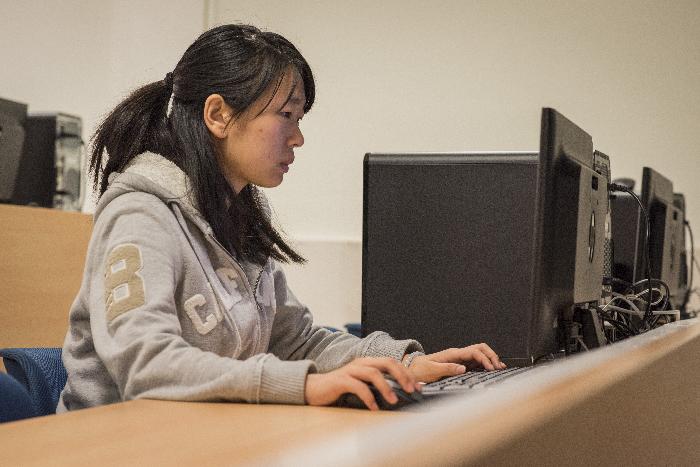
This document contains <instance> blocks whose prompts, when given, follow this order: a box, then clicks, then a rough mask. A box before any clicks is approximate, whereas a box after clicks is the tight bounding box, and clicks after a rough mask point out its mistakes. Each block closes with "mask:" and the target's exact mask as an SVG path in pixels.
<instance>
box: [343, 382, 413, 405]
mask: <svg viewBox="0 0 700 467" xmlns="http://www.w3.org/2000/svg"><path fill="white" fill-rule="evenodd" d="M386 382H387V383H388V384H389V386H390V387H391V389H392V390H393V391H394V393H395V394H396V397H397V399H398V401H397V402H396V404H391V403H389V402H387V401H386V400H384V397H383V396H382V393H381V392H379V389H377V388H376V387H375V386H374V385H373V384H370V385H369V390H370V391H372V394H373V395H374V399H375V400H376V401H377V405H378V406H379V408H380V409H381V410H396V409H400V408H401V407H404V406H406V405H409V404H414V403H416V402H420V401H422V400H423V394H421V392H420V391H413V392H406V391H404V389H403V388H402V387H401V385H400V384H399V383H398V382H396V381H394V380H393V379H389V378H386ZM336 405H338V406H340V407H352V408H355V409H366V408H367V406H366V405H365V403H364V402H362V399H360V398H359V397H357V395H356V394H352V393H347V394H343V395H342V396H341V397H340V399H338V402H337V404H336Z"/></svg>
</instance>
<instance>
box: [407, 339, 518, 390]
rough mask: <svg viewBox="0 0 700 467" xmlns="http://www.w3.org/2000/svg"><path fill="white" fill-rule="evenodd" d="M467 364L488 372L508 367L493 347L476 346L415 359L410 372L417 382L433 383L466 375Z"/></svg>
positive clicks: (448, 350) (447, 350)
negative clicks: (448, 377) (475, 365)
mask: <svg viewBox="0 0 700 467" xmlns="http://www.w3.org/2000/svg"><path fill="white" fill-rule="evenodd" d="M465 364H469V365H474V364H477V365H479V366H482V367H484V368H485V369H486V370H502V369H504V368H505V367H506V365H505V363H503V362H501V360H500V359H499V358H498V355H497V354H496V352H494V351H493V350H492V349H491V347H489V346H488V345H486V344H475V345H470V346H468V347H461V348H454V349H446V350H443V351H440V352H436V353H432V354H428V355H421V356H418V357H415V358H414V359H413V360H412V361H411V364H410V366H409V370H410V371H411V373H413V376H414V377H415V379H416V380H417V381H422V382H425V383H431V382H433V381H437V380H439V379H441V378H444V377H446V376H454V375H459V374H462V373H464V372H465V371H467V367H466V366H465Z"/></svg>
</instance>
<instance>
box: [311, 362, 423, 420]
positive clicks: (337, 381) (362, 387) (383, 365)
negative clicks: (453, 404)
mask: <svg viewBox="0 0 700 467" xmlns="http://www.w3.org/2000/svg"><path fill="white" fill-rule="evenodd" d="M385 374H386V375H388V376H389V377H391V378H392V379H394V380H395V381H396V382H398V384H399V385H400V386H401V388H402V389H403V390H404V391H406V392H407V393H413V392H414V391H416V387H417V386H416V384H417V383H416V380H415V378H414V376H413V375H412V374H411V372H409V371H408V369H407V368H405V367H404V366H403V365H402V364H401V363H400V362H398V361H396V360H394V359H393V358H388V357H387V358H376V357H365V358H358V359H355V360H353V361H352V362H350V363H348V364H347V365H345V366H342V367H340V368H338V369H337V370H333V371H330V372H328V373H311V374H309V375H307V377H306V387H305V389H304V396H305V398H306V403H307V404H309V405H331V404H333V403H334V402H335V401H336V400H338V398H340V397H341V396H342V395H343V394H348V393H350V394H355V395H356V396H357V397H358V398H359V399H360V400H361V401H362V402H363V403H364V404H365V405H366V406H367V407H368V408H369V409H370V410H379V406H378V405H377V400H376V398H375V395H374V394H373V393H372V390H370V387H369V385H370V384H371V385H373V386H374V388H376V391H378V393H379V394H380V395H381V396H382V398H383V399H384V400H385V401H386V402H388V403H390V404H395V403H397V402H398V401H399V399H398V397H397V396H396V394H395V393H394V391H393V390H392V388H391V386H390V384H389V383H388V382H387V380H386V379H385Z"/></svg>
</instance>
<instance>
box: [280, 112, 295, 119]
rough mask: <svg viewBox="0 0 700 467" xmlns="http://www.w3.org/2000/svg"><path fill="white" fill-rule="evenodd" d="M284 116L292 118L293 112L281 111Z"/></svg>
mask: <svg viewBox="0 0 700 467" xmlns="http://www.w3.org/2000/svg"><path fill="white" fill-rule="evenodd" d="M281 114H282V116H283V117H284V118H287V119H291V118H292V113H291V112H281Z"/></svg>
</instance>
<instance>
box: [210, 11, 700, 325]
mask: <svg viewBox="0 0 700 467" xmlns="http://www.w3.org/2000/svg"><path fill="white" fill-rule="evenodd" d="M227 22H245V23H247V22H250V23H252V24H255V25H257V26H259V27H261V28H264V29H269V30H273V31H275V32H279V33H281V34H283V35H285V37H287V38H288V39H290V40H291V41H292V42H293V43H294V44H295V45H296V46H297V47H298V48H299V49H300V50H301V52H302V54H304V56H305V57H306V58H307V60H308V61H309V63H310V64H311V66H312V68H313V70H314V72H315V75H316V79H317V87H318V88H317V89H318V93H317V101H316V105H315V106H314V109H313V110H312V111H311V113H310V114H309V115H308V116H307V117H306V118H305V120H304V122H303V123H302V129H303V130H304V133H305V136H306V145H305V146H304V147H303V148H302V149H301V150H299V151H298V157H297V159H296V161H295V163H294V165H293V166H292V168H291V170H290V172H289V174H288V175H287V178H286V179H285V182H284V183H283V184H282V186H281V187H279V188H276V189H273V190H268V197H269V198H270V199H271V201H272V203H273V204H274V206H275V208H276V212H277V215H278V218H279V220H280V222H281V224H282V225H283V226H284V227H285V228H286V231H287V232H288V233H289V234H290V235H291V236H292V237H294V238H297V239H299V240H302V243H300V244H299V245H300V248H301V250H302V253H306V251H304V245H307V244H308V242H307V240H309V239H324V242H322V243H318V242H317V243H316V246H315V247H314V249H313V250H312V251H311V252H310V253H308V255H309V258H310V259H311V265H309V266H308V267H307V268H306V269H310V268H312V267H315V268H322V269H324V270H325V273H324V276H325V277H331V276H333V275H334V274H336V270H337V269H338V268H347V271H346V275H347V274H349V278H350V280H351V284H352V285H353V287H351V288H350V289H349V290H351V291H352V294H349V293H348V292H347V291H344V287H345V284H341V283H337V284H335V285H334V286H333V287H331V288H330V289H329V290H324V291H323V295H320V294H319V292H318V290H317V288H316V281H317V280H318V277H319V276H318V275H317V274H313V275H312V274H308V272H310V271H305V272H304V273H302V270H301V269H299V268H297V267H293V268H289V271H290V272H289V274H290V282H291V283H292V284H293V285H294V286H295V287H296V288H297V295H298V296H299V297H300V298H301V299H302V300H306V301H307V302H308V303H309V304H310V306H311V308H312V310H314V311H315V314H317V315H319V313H326V311H325V310H326V309H327V306H326V304H327V303H328V302H329V300H332V301H333V302H335V303H345V304H347V307H346V308H345V309H344V310H343V311H342V312H340V314H339V315H338V318H333V319H338V320H339V321H338V322H337V323H336V324H342V322H346V321H359V316H360V314H359V290H360V289H359V282H360V280H361V273H360V267H359V264H360V263H359V260H358V258H359V255H360V254H361V253H360V251H361V250H360V243H359V242H360V239H361V226H362V157H363V155H364V154H365V153H366V152H369V151H459V150H537V149H538V147H539V125H540V109H541V107H543V106H551V107H554V108H556V109H557V110H559V111H560V112H562V113H563V114H564V115H566V116H567V117H568V118H570V119H571V120H573V121H574V122H575V123H577V124H578V125H579V126H581V127H582V128H584V129H585V130H586V131H587V132H589V133H590V134H591V135H592V136H593V141H594V145H595V147H596V148H597V149H599V150H601V151H603V152H605V153H607V154H608V155H610V156H611V160H612V170H613V176H614V177H622V176H629V177H634V178H637V179H640V178H641V173H642V167H643V166H645V165H646V166H651V167H654V168H656V169H657V170H659V171H660V172H661V173H663V174H664V175H666V176H667V177H669V178H670V179H671V180H673V182H674V187H675V189H676V191H679V192H683V193H685V195H686V200H687V204H688V206H689V210H688V217H689V219H691V220H693V219H695V220H697V222H696V224H697V225H699V226H700V184H699V183H697V182H698V178H699V176H700V168H699V167H698V166H699V164H698V161H699V160H700V126H699V122H700V85H699V83H700V2H698V1H696V0H675V1H673V2H659V1H644V0H616V1H614V2H610V1H607V0H589V1H543V0H528V1H526V2H521V1H516V0H510V1H507V0H489V1H485V0H484V1H459V0H453V1H416V0H383V1H381V2H377V1H375V0H355V1H348V2H336V1H330V2H319V1H313V0H306V1H304V0H299V1H295V2H289V1H284V0H270V1H265V2H259V1H255V0H212V1H211V5H210V8H209V25H210V26H213V25H217V24H221V23H227ZM696 230H697V231H700V227H696ZM698 237H700V235H698ZM348 243H349V244H354V245H355V247H354V249H353V250H352V251H353V253H352V254H351V256H350V257H348V260H349V261H347V262H349V263H350V266H349V267H348V266H347V265H346V264H345V263H344V262H339V263H331V261H330V258H334V257H337V256H338V252H339V251H340V250H339V249H345V250H347V248H348V246H347V245H348ZM324 252H325V253H324ZM326 258H328V260H326ZM316 261H326V263H327V264H325V265H321V266H319V265H315V266H314V265H313V264H314V263H315V262H316ZM336 275H337V274H336ZM336 294H337V295H338V296H335V295H336ZM330 297H334V298H332V299H331V298H330ZM321 316H322V317H326V316H327V315H325V314H322V315H321Z"/></svg>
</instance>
